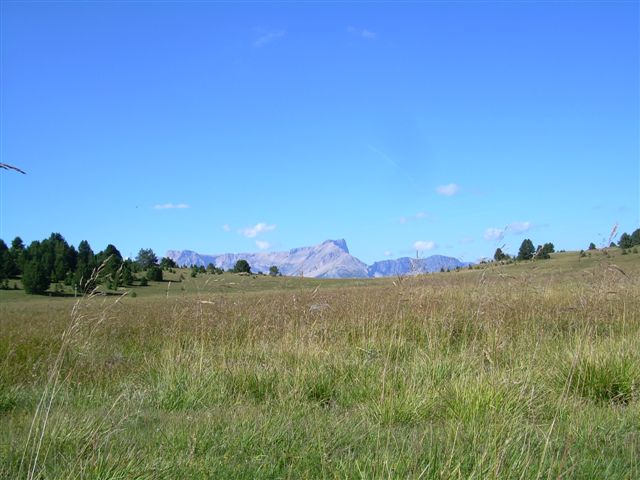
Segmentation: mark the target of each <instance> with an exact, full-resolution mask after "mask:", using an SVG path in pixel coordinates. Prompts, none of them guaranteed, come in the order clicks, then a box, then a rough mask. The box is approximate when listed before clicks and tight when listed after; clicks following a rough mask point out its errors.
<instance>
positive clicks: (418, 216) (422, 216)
mask: <svg viewBox="0 0 640 480" xmlns="http://www.w3.org/2000/svg"><path fill="white" fill-rule="evenodd" d="M426 216H427V214H426V212H418V213H416V218H425V217H426Z"/></svg>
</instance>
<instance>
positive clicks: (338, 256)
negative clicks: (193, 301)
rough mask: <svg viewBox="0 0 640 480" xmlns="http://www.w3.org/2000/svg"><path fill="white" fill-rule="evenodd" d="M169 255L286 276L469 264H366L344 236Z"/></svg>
mask: <svg viewBox="0 0 640 480" xmlns="http://www.w3.org/2000/svg"><path fill="white" fill-rule="evenodd" d="M166 256H167V257H169V258H171V259H172V260H174V261H175V262H176V263H177V264H178V265H182V266H191V265H202V266H207V265H209V264H210V263H211V264H213V265H215V266H216V267H218V268H222V269H224V270H228V269H230V268H233V266H234V265H235V264H236V262H237V261H238V260H240V259H242V260H246V261H247V262H249V265H251V270H252V271H254V272H265V273H266V272H268V271H269V268H270V267H271V266H272V265H275V266H277V267H278V269H279V270H280V272H282V274H283V275H289V276H305V277H316V278H363V277H388V276H395V275H418V274H422V273H430V272H437V271H440V270H443V269H444V270H452V269H455V268H459V267H464V266H466V265H468V264H467V263H464V262H461V261H460V260H458V259H457V258H453V257H443V256H441V255H433V256H431V257H427V258H419V259H414V258H408V257H403V258H398V259H396V260H383V261H380V262H375V263H373V264H372V265H369V266H367V265H365V264H364V263H363V262H361V261H360V260H358V259H357V258H356V257H354V256H353V255H351V254H350V253H349V248H348V247H347V242H346V241H345V240H344V239H343V238H341V239H337V240H325V241H324V242H322V243H321V244H319V245H313V246H310V247H299V248H294V249H291V250H289V251H288V252H259V253H224V254H221V255H204V254H200V253H196V252H194V251H191V250H182V251H180V250H170V251H168V252H167V255H166Z"/></svg>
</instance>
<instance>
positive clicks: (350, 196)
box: [0, 1, 640, 262]
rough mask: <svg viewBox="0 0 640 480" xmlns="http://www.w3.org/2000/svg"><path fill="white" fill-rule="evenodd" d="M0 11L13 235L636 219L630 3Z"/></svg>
mask: <svg viewBox="0 0 640 480" xmlns="http://www.w3.org/2000/svg"><path fill="white" fill-rule="evenodd" d="M0 6H1V7H0V8H1V11H0V14H1V25H0V27H1V32H0V36H1V42H2V44H1V46H0V51H1V55H2V57H1V77H0V79H1V86H2V91H1V95H0V99H1V102H2V103H1V106H0V113H1V118H0V120H1V124H0V135H1V136H0V161H1V162H5V163H9V164H13V165H16V166H18V167H20V168H22V169H23V170H26V171H27V175H25V176H23V175H19V174H17V173H15V172H9V171H0V182H1V184H0V186H1V192H0V200H1V206H0V215H1V218H0V237H1V238H3V239H4V240H5V241H6V242H7V243H9V242H10V241H11V240H12V239H13V237H15V236H16V235H19V236H21V237H22V238H23V240H24V241H25V242H27V243H28V242H30V241H32V240H36V239H42V238H44V237H47V236H48V235H49V234H50V233H51V232H60V233H62V235H64V236H65V238H66V239H67V240H68V241H69V242H70V243H73V244H74V245H76V246H77V244H78V243H79V242H80V241H81V240H83V239H87V240H89V242H90V244H91V246H92V247H93V248H94V250H96V251H97V250H101V249H103V248H104V247H105V246H106V245H107V243H113V244H115V245H116V246H117V247H118V248H119V249H120V250H121V252H122V253H123V255H125V256H128V255H133V256H135V254H136V253H137V252H138V250H139V249H140V248H142V247H145V248H147V247H150V248H153V249H154V250H155V251H156V253H158V254H160V255H162V254H164V253H165V251H166V250H167V249H192V250H196V251H199V252H201V253H222V252H243V251H259V250H260V249H267V250H281V249H289V248H293V247H297V246H303V245H311V244H315V243H319V242H321V241H323V240H325V239H328V238H345V239H346V240H347V243H348V244H349V247H350V250H351V252H352V253H353V254H354V255H356V256H358V257H359V258H361V259H362V260H363V261H365V262H372V261H374V260H380V259H383V258H384V257H385V256H388V257H390V258H393V257H400V256H405V255H415V250H416V248H418V249H421V250H422V255H424V256H426V255H429V254H436V253H437V254H443V255H453V256H457V257H461V258H463V259H465V260H476V259H478V258H480V257H483V256H492V255H493V252H494V251H495V249H496V247H498V246H502V245H506V250H507V251H509V252H512V253H513V252H516V251H517V248H518V246H519V244H520V242H521V241H522V239H523V238H526V237H529V238H531V239H532V240H533V242H534V243H537V244H539V243H543V242H547V241H551V242H553V243H554V244H555V245H556V248H558V249H580V248H586V246H587V245H588V244H589V242H591V241H594V242H596V243H598V244H600V243H602V242H603V241H604V239H605V238H606V237H608V234H609V232H610V230H611V228H612V227H613V225H614V224H616V223H619V225H620V230H621V231H628V232H631V231H632V230H633V229H635V228H637V227H638V226H639V223H640V220H639V217H640V213H639V210H640V192H639V184H640V172H639V163H640V141H639V133H640V121H639V115H640V113H639V112H640V95H639V91H640V77H639V70H640V67H639V57H640V49H639V43H640V32H639V23H640V20H639V19H640V10H639V3H638V2H637V1H632V2H615V1H609V2H441V3H431V2H429V3H427V2H412V3H396V2H394V3H389V4H385V3H354V4H348V3H339V2H328V3H320V2H317V3H314V4H289V3H273V4H257V3H245V4H238V3H233V4H232V3H227V4H225V3H208V2H180V3H178V2H176V3H173V2H162V3H154V2H129V3H124V2H100V3H91V2H59V3H58V2H27V3H23V2H11V1H3V2H1V3H0ZM163 207H164V208H163ZM167 207H172V208H167ZM178 207H182V208H178Z"/></svg>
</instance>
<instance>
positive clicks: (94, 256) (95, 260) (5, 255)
mask: <svg viewBox="0 0 640 480" xmlns="http://www.w3.org/2000/svg"><path fill="white" fill-rule="evenodd" d="M175 267H177V265H176V264H175V262H174V261H173V260H171V259H170V258H166V257H165V258H162V260H160V261H158V258H157V256H156V255H155V253H153V250H151V249H150V248H148V249H144V248H143V249H141V250H140V252H139V253H138V256H137V257H136V259H135V260H131V259H125V258H123V257H122V254H121V253H120V251H119V250H118V249H117V248H116V247H115V246H114V245H112V244H109V245H107V247H106V248H105V249H104V250H102V251H99V252H98V253H95V252H94V251H93V249H92V248H91V246H90V245H89V242H88V241H86V240H83V241H81V242H80V243H79V244H78V248H77V249H76V248H75V247H74V246H73V245H69V243H67V241H66V240H65V239H64V237H63V236H62V235H60V234H59V233H52V234H51V235H50V236H49V238H46V239H44V240H41V241H37V240H36V241H33V242H31V243H30V244H29V245H28V246H25V244H24V242H23V241H22V239H21V238H20V237H16V238H14V239H13V241H12V242H11V246H10V247H9V246H7V244H6V243H5V242H4V240H2V239H0V282H1V283H0V286H2V288H8V280H9V279H11V278H20V279H21V281H22V286H23V288H24V290H25V292H27V293H32V294H41V293H44V292H46V291H47V290H48V289H49V287H50V286H51V284H55V285H56V288H57V289H62V285H66V286H70V287H72V288H74V289H75V290H76V291H79V292H87V291H91V290H93V289H94V288H96V287H97V286H98V285H102V286H104V287H105V288H107V289H110V290H117V289H118V288H119V287H121V286H130V285H133V284H134V282H136V281H137V282H140V284H141V285H145V284H146V283H147V282H148V281H149V280H153V281H161V280H162V270H163V269H167V268H175ZM141 272H144V275H142V276H139V275H137V274H139V273H141Z"/></svg>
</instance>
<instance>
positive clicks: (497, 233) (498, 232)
mask: <svg viewBox="0 0 640 480" xmlns="http://www.w3.org/2000/svg"><path fill="white" fill-rule="evenodd" d="M532 227H533V225H532V224H531V222H512V223H510V224H509V225H507V226H506V227H504V228H495V227H491V228H487V229H486V230H485V231H484V238H485V240H494V241H495V240H497V241H500V240H502V239H504V236H505V235H506V234H508V233H512V234H514V235H519V234H521V233H525V232H528V231H529V230H531V228H532Z"/></svg>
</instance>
